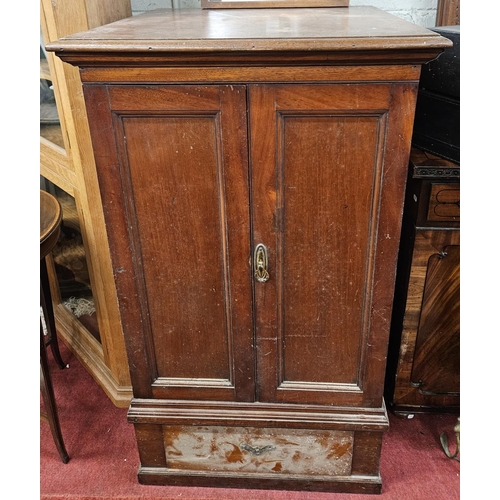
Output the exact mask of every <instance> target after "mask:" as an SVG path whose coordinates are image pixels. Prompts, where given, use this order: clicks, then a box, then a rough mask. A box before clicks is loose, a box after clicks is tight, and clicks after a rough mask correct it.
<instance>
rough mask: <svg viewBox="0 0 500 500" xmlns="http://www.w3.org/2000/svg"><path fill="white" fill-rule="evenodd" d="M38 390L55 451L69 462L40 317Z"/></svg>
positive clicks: (43, 415)
mask: <svg viewBox="0 0 500 500" xmlns="http://www.w3.org/2000/svg"><path fill="white" fill-rule="evenodd" d="M40 391H41V393H42V398H43V404H44V406H45V413H41V415H40V416H41V417H42V418H43V419H44V420H46V421H47V422H48V423H49V426H50V431H51V432H52V437H53V438H54V442H55V444H56V447H57V451H58V452H59V455H60V457H61V460H62V461H63V463H65V464H67V463H68V462H69V455H68V452H67V451H66V448H65V446H64V441H63V437H62V432H61V426H60V424H59V415H58V412H57V406H56V400H55V397H54V389H53V387H52V378H51V376H50V370H49V363H48V360H47V350H46V347H45V339H44V334H43V326H42V321H41V319H40Z"/></svg>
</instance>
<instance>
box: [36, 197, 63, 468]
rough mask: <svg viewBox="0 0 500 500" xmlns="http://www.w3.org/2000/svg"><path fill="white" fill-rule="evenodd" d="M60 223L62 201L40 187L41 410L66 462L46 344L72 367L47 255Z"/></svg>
mask: <svg viewBox="0 0 500 500" xmlns="http://www.w3.org/2000/svg"><path fill="white" fill-rule="evenodd" d="M61 222H62V209H61V205H60V204H59V201H57V198H56V197H55V196H53V195H51V194H50V193H47V192H46V191H43V190H40V307H41V310H42V313H43V318H44V320H45V330H46V332H45V331H44V328H43V324H42V317H41V316H40V391H41V393H42V398H43V403H44V406H45V413H42V412H40V416H41V418H42V419H43V420H46V421H47V422H48V423H49V426H50V430H51V433H52V436H53V438H54V442H55V444H56V447H57V451H58V452H59V455H60V457H61V460H62V461H63V463H65V464H66V463H68V462H69V455H68V452H67V451H66V447H65V446H64V441H63V437H62V432H61V426H60V424H59V415H58V411H57V406H56V401H55V397H54V388H53V386H52V377H51V375H50V369H49V363H48V359H47V346H49V345H50V346H51V348H52V354H53V355H54V359H55V360H56V362H57V364H58V366H59V368H61V369H62V368H67V367H68V366H69V365H67V364H66V363H64V361H63V360H62V358H61V354H60V352H59V345H58V342H57V331H56V325H55V319H54V309H53V306H52V297H51V294H50V284H49V277H48V272H47V262H46V257H47V256H48V255H49V254H50V252H51V251H52V249H53V248H54V247H55V245H56V243H57V240H58V239H59V235H60V233H61Z"/></svg>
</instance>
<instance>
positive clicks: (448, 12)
mask: <svg viewBox="0 0 500 500" xmlns="http://www.w3.org/2000/svg"><path fill="white" fill-rule="evenodd" d="M456 25H460V0H439V1H438V6H437V13H436V26H456Z"/></svg>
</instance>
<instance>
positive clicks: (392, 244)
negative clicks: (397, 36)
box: [249, 83, 416, 407]
mask: <svg viewBox="0 0 500 500" xmlns="http://www.w3.org/2000/svg"><path fill="white" fill-rule="evenodd" d="M415 95H416V87H415V85H414V84H413V83H411V84H390V83H383V84H326V85H322V84H318V85H316V84H310V85H309V84H308V85H251V86H250V88H249V103H250V137H251V146H250V148H251V150H250V160H251V196H252V203H251V206H252V235H253V246H254V248H255V247H256V246H257V245H259V244H262V245H265V247H266V249H267V269H266V270H267V271H268V273H269V279H268V280H267V281H265V282H260V281H258V280H255V284H254V301H255V322H256V347H257V400H259V401H265V402H283V403H301V404H326V405H357V406H372V407H373V406H381V404H382V392H383V379H384V371H385V360H386V346H387V339H388V330H389V320H390V317H391V304H392V293H393V285H394V275H395V264H396V258H397V248H398V241H399V230H400V222H401V213H402V205H403V193H404V186H405V179H406V166H407V164H408V154H409V146H410V139H411V128H412V121H413V111H412V110H413V106H414V100H415ZM260 257H262V255H261V256H260ZM254 260H255V257H254ZM261 260H262V259H261ZM256 267H258V266H257V263H256V262H254V268H256Z"/></svg>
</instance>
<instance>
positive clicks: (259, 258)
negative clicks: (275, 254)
mask: <svg viewBox="0 0 500 500" xmlns="http://www.w3.org/2000/svg"><path fill="white" fill-rule="evenodd" d="M253 263H254V264H253V265H254V275H255V278H256V280H257V281H260V282H261V283H265V282H266V281H267V280H268V279H269V272H268V271H267V264H268V262H267V248H266V247H265V246H264V245H263V244H262V243H259V244H258V245H257V246H256V247H255V251H254V254H253Z"/></svg>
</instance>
